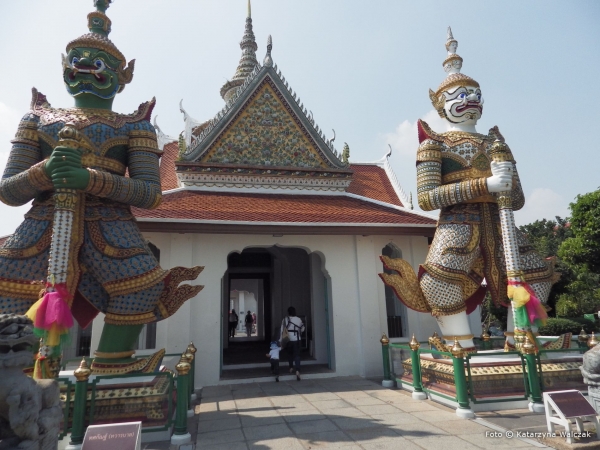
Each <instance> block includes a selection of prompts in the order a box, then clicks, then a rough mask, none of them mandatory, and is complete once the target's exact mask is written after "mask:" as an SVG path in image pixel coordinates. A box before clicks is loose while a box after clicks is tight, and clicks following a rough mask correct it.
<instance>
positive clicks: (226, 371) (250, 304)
mask: <svg viewBox="0 0 600 450" xmlns="http://www.w3.org/2000/svg"><path fill="white" fill-rule="evenodd" d="M313 259H314V258H313ZM227 263H228V268H227V271H226V273H225V276H224V284H223V299H222V305H223V330H224V332H223V346H222V348H223V353H222V371H221V378H222V379H232V378H248V377H250V376H251V374H253V373H254V372H256V373H263V375H265V376H266V375H267V374H268V373H269V372H268V370H265V369H266V368H267V367H268V366H269V361H268V358H267V357H266V354H267V353H268V351H269V344H270V342H271V341H273V340H279V334H280V327H281V321H282V319H283V318H284V317H285V316H286V314H287V309H288V307H289V306H294V307H295V308H296V311H297V315H298V317H300V318H301V319H302V320H303V322H304V324H305V332H304V333H303V335H302V337H301V342H302V344H301V359H302V360H303V361H306V362H307V363H309V362H310V363H312V365H316V363H317V361H316V358H315V357H314V354H315V346H314V339H315V331H314V329H315V327H314V325H313V321H314V317H313V300H314V299H313V297H315V295H314V292H317V291H318V292H319V294H318V295H317V297H318V298H319V301H318V304H319V305H320V306H319V314H320V316H319V319H318V323H319V327H320V328H319V337H320V339H322V342H323V343H325V335H326V332H325V331H323V330H325V327H326V320H325V317H324V315H325V310H324V307H322V306H321V303H322V302H323V300H322V299H321V297H324V293H323V292H321V291H322V289H321V288H322V286H323V284H324V283H323V279H322V278H319V280H318V281H317V285H318V286H319V288H318V289H317V288H313V287H312V286H313V284H314V283H313V280H312V278H314V276H313V274H312V271H313V269H312V265H311V264H312V263H311V258H310V257H309V254H308V252H307V251H306V250H304V249H301V248H282V247H278V246H274V247H268V248H247V249H244V250H243V251H242V252H241V253H232V254H230V255H229V257H228V260H227ZM314 270H315V271H317V272H319V274H320V277H322V276H323V275H322V274H321V272H320V265H319V267H318V269H314ZM317 278H318V277H317ZM319 289H320V290H319ZM242 305H243V311H240V309H241V308H242ZM232 308H234V309H236V314H237V315H238V321H239V322H240V323H239V324H238V326H237V327H236V330H235V334H234V336H233V337H231V335H230V333H227V330H228V329H229V314H230V312H231V309H232ZM321 309H323V311H321ZM248 310H250V311H252V312H255V311H256V313H257V320H256V332H254V331H253V332H252V333H251V335H250V336H248V335H247V333H246V328H245V326H244V317H245V315H246V312H247V311H248ZM321 328H322V329H323V330H321ZM322 353H323V352H322ZM321 359H323V360H324V361H327V357H326V355H323V356H322V358H321ZM281 360H282V363H281V364H283V365H284V366H287V353H286V352H285V351H282V353H281Z"/></svg>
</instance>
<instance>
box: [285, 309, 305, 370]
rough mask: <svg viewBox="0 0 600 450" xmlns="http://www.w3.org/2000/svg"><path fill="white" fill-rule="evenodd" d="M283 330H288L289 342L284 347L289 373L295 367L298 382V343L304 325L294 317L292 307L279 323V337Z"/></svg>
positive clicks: (294, 312) (294, 313)
mask: <svg viewBox="0 0 600 450" xmlns="http://www.w3.org/2000/svg"><path fill="white" fill-rule="evenodd" d="M284 329H287V330H288V335H289V338H290V342H289V343H288V345H287V346H286V349H287V354H288V361H289V364H290V373H294V366H295V369H296V379H297V380H298V381H300V341H301V339H302V333H303V332H304V323H302V319H300V317H297V316H296V308H294V307H293V306H290V307H289V308H288V317H286V318H284V319H283V321H282V322H281V334H280V335H281V336H282V335H283V330H284Z"/></svg>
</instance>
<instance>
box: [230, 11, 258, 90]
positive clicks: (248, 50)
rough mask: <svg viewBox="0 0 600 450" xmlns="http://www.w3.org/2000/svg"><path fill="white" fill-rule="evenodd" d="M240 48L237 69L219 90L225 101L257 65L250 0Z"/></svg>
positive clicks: (256, 46) (256, 47)
mask: <svg viewBox="0 0 600 450" xmlns="http://www.w3.org/2000/svg"><path fill="white" fill-rule="evenodd" d="M240 48H241V49H242V56H241V58H240V62H239V63H238V66H237V69H236V70H235V74H234V75H233V78H232V79H231V80H230V81H227V82H225V84H224V85H223V87H222V88H221V97H223V99H224V100H225V101H228V100H229V98H231V96H232V95H233V93H234V92H235V89H236V88H237V87H238V86H240V85H241V84H243V83H244V80H245V79H246V77H247V76H248V75H250V74H251V73H252V71H253V70H254V68H255V67H256V66H257V65H258V60H257V59H256V50H257V49H258V45H256V39H255V37H254V31H253V30H252V5H251V4H250V0H248V14H247V16H246V26H245V28H244V36H243V37H242V41H241V42H240Z"/></svg>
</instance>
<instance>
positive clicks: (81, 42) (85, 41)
mask: <svg viewBox="0 0 600 450" xmlns="http://www.w3.org/2000/svg"><path fill="white" fill-rule="evenodd" d="M75 47H89V48H95V49H98V50H104V51H105V52H106V53H108V54H109V55H111V56H113V57H115V58H116V59H118V60H119V61H120V62H121V64H120V67H125V61H126V59H125V56H124V55H123V53H121V52H120V51H119V49H118V48H117V47H116V45H115V44H113V43H112V41H111V40H110V39H108V38H107V37H104V36H102V35H100V34H97V33H87V34H84V35H83V36H80V37H78V38H77V39H74V40H72V41H71V42H69V43H68V44H67V53H69V51H71V49H73V48H75Z"/></svg>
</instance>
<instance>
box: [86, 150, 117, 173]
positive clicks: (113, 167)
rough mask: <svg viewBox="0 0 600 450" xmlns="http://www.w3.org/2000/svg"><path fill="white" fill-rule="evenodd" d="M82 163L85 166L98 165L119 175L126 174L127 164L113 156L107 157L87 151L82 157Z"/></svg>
mask: <svg viewBox="0 0 600 450" xmlns="http://www.w3.org/2000/svg"><path fill="white" fill-rule="evenodd" d="M81 165H82V166H83V167H86V168H87V167H97V168H101V169H106V170H110V171H112V172H114V173H117V174H119V175H125V170H126V169H127V167H126V166H125V164H123V163H121V162H119V161H116V160H114V159H111V158H105V157H103V156H97V155H95V154H93V153H86V154H84V155H83V156H82V157H81Z"/></svg>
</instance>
